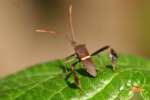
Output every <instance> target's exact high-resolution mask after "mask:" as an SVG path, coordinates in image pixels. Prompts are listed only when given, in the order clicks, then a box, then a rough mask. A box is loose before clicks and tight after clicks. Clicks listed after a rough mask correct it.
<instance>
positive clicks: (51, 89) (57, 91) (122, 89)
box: [0, 54, 150, 100]
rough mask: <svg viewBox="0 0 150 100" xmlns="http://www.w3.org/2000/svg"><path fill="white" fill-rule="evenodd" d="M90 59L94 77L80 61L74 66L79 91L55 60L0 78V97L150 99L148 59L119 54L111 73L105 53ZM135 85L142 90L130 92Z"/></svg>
mask: <svg viewBox="0 0 150 100" xmlns="http://www.w3.org/2000/svg"><path fill="white" fill-rule="evenodd" d="M92 58H93V60H94V62H95V64H96V66H97V77H96V78H92V77H90V76H88V75H87V73H86V72H85V70H84V67H83V65H82V64H77V66H76V71H77V73H78V76H79V79H80V81H81V86H82V90H80V89H78V88H76V87H75V86H74V84H73V76H72V75H71V77H70V78H69V80H68V81H66V80H65V77H66V74H65V73H64V72H63V66H64V62H63V60H56V61H50V62H46V63H43V64H36V65H34V66H31V67H30V68H27V69H25V70H23V71H20V72H18V73H16V74H13V75H10V76H7V77H5V78H2V79H0V100H150V85H149V84H150V75H149V73H150V61H149V60H146V59H143V58H141V57H137V56H131V55H123V54H120V55H119V59H118V62H117V65H116V67H117V69H116V71H115V72H113V71H112V69H111V62H110V59H109V57H108V54H102V55H96V56H93V57H92ZM69 65H70V64H68V65H67V67H68V68H69ZM134 86H138V87H140V89H141V91H140V92H138V93H135V92H133V87H134ZM136 98H140V99H136Z"/></svg>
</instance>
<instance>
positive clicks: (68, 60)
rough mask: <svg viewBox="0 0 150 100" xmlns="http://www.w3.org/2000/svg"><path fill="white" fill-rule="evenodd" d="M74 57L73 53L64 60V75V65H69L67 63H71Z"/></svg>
mask: <svg viewBox="0 0 150 100" xmlns="http://www.w3.org/2000/svg"><path fill="white" fill-rule="evenodd" d="M75 57H76V54H75V53H73V54H71V55H70V56H68V57H66V58H64V63H65V64H64V72H65V73H67V67H66V64H67V63H69V62H71V61H72V60H73V58H75Z"/></svg>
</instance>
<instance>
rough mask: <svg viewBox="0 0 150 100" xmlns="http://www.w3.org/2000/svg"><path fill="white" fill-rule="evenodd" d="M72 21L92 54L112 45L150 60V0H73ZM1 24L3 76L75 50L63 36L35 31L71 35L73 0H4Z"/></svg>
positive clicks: (120, 50) (80, 38) (0, 13)
mask: <svg viewBox="0 0 150 100" xmlns="http://www.w3.org/2000/svg"><path fill="white" fill-rule="evenodd" d="M73 21H74V22H73V23H74V28H75V32H76V34H75V36H76V39H77V41H78V42H79V43H85V44H87V47H88V49H89V51H90V52H94V51H95V50H97V49H99V48H100V47H102V46H104V45H108V44H109V45H111V46H112V47H113V48H114V49H116V50H117V51H118V52H122V53H128V54H133V55H139V56H143V57H146V58H150V44H149V43H150V39H149V37H150V33H149V32H150V0H73ZM0 22H1V23H0V75H1V76H3V75H7V74H10V73H14V72H16V71H18V70H21V69H23V68H24V67H26V66H29V65H31V64H35V63H40V62H45V61H48V60H53V59H59V58H63V57H66V56H68V55H70V54H71V53H73V52H74V51H73V48H72V47H71V45H70V43H69V42H68V41H67V39H66V37H65V35H64V34H60V35H49V34H48V33H36V32H35V31H34V30H35V29H36V28H39V27H52V29H55V30H57V31H59V32H63V33H70V30H69V24H68V0H1V1H0Z"/></svg>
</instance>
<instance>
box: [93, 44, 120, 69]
mask: <svg viewBox="0 0 150 100" xmlns="http://www.w3.org/2000/svg"><path fill="white" fill-rule="evenodd" d="M106 50H109V52H110V58H111V61H112V66H113V71H115V69H116V68H115V65H116V62H117V58H118V55H117V53H116V51H115V50H114V49H112V48H111V47H110V46H109V45H106V46H104V47H102V48H100V49H99V50H97V51H96V52H94V53H92V54H91V55H96V54H98V53H101V52H103V51H106Z"/></svg>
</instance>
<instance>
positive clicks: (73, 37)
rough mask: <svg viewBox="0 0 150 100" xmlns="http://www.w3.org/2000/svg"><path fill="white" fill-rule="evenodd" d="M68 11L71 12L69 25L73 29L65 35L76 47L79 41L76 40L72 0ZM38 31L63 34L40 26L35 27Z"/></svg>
mask: <svg viewBox="0 0 150 100" xmlns="http://www.w3.org/2000/svg"><path fill="white" fill-rule="evenodd" d="M68 7H69V8H68V12H69V26H70V30H71V34H70V36H69V35H68V34H67V33H66V34H65V36H66V38H67V39H68V40H69V42H71V45H72V46H73V47H75V46H76V45H77V42H76V41H75V32H74V27H73V21H72V8H73V6H72V0H69V6H68ZM35 31H36V32H41V33H50V34H61V32H56V31H54V30H51V29H49V28H38V29H35Z"/></svg>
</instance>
